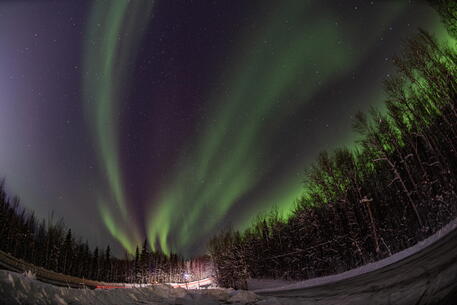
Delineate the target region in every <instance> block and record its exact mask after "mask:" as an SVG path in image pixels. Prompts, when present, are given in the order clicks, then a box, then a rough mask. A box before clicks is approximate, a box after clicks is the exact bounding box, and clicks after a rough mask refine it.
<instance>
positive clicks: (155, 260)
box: [0, 180, 210, 283]
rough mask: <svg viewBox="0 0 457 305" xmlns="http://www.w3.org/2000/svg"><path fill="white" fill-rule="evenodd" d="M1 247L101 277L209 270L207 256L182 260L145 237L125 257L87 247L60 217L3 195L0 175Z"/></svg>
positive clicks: (187, 276) (39, 262) (140, 279)
mask: <svg viewBox="0 0 457 305" xmlns="http://www.w3.org/2000/svg"><path fill="white" fill-rule="evenodd" d="M0 241H1V242H0V250H1V251H4V252H6V253H9V254H11V255H13V256H14V257H16V258H19V259H22V260H24V261H26V262H28V263H32V264H34V265H35V266H39V267H43V268H46V269H48V270H52V271H55V272H59V273H63V274H67V275H72V276H76V277H80V278H86V279H91V280H96V281H105V282H122V283H154V282H155V283H165V282H186V281H191V280H196V279H201V278H203V277H207V276H208V275H209V272H208V270H210V262H209V258H208V257H204V256H202V257H197V258H194V259H192V260H187V261H186V260H184V258H183V257H182V256H179V255H178V254H175V253H171V254H170V255H165V254H164V253H162V252H160V251H151V250H150V248H149V245H148V243H147V241H146V240H145V241H144V243H143V245H142V247H137V248H136V252H135V255H133V256H130V255H128V254H127V253H126V254H125V256H124V258H122V259H121V258H117V257H115V256H113V255H112V254H111V248H110V246H109V245H108V246H107V247H106V248H105V249H100V248H98V247H95V248H94V249H91V248H90V247H89V244H88V242H87V241H85V242H83V241H82V240H81V239H80V238H75V237H74V235H73V233H72V231H71V229H70V228H67V227H66V226H65V224H64V222H63V220H58V221H54V220H53V217H52V216H51V217H50V219H49V220H48V221H45V220H44V219H43V220H39V219H37V218H36V217H35V215H34V213H33V212H28V211H27V210H25V209H24V208H22V207H21V205H20V201H19V199H18V198H17V197H13V198H10V197H8V195H7V193H6V191H5V182H4V180H3V181H0Z"/></svg>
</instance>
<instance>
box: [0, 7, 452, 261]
mask: <svg viewBox="0 0 457 305" xmlns="http://www.w3.org/2000/svg"><path fill="white" fill-rule="evenodd" d="M419 26H420V27H422V28H424V29H426V30H428V31H431V32H434V33H437V32H438V33H442V32H443V29H442V27H441V24H440V23H439V18H438V16H437V15H436V13H435V12H434V11H433V10H432V9H431V8H430V7H428V6H427V4H426V3H424V2H421V1H336V0H335V1H298V0H297V1H229V0H227V1H162V0H156V1H146V0H144V1H109V2H108V1H94V2H92V1H78V3H77V4H76V3H74V2H73V3H72V2H70V1H69V2H65V3H63V2H56V3H54V2H49V1H18V2H14V1H7V2H2V3H0V39H1V41H2V43H1V44H0V92H1V96H0V143H1V147H0V176H2V177H5V178H6V181H7V185H8V187H9V189H10V190H11V192H13V193H15V194H18V195H19V196H20V197H21V199H22V201H23V204H24V205H25V206H27V207H28V208H29V209H32V210H34V211H36V213H37V215H39V216H41V217H44V218H46V217H47V216H48V215H49V214H50V212H51V211H54V215H55V216H57V217H63V218H64V219H65V222H66V223H67V224H68V225H69V226H70V227H71V228H72V230H74V232H77V233H78V234H79V235H80V236H81V237H82V238H84V239H89V241H90V242H91V243H93V244H97V245H105V244H106V243H111V244H113V245H115V248H117V251H118V252H119V253H121V252H120V250H121V248H123V249H125V250H127V251H128V252H130V253H132V252H133V251H134V250H135V247H136V245H137V244H140V243H141V242H142V240H143V239H144V238H148V240H149V242H150V243H151V245H152V246H153V247H154V248H155V249H161V250H163V251H164V252H166V253H168V252H169V251H171V250H173V251H178V252H180V253H182V254H185V255H192V254H196V253H202V252H203V251H204V250H205V242H206V241H207V240H208V238H209V237H210V236H211V235H212V234H214V233H215V232H218V231H219V230H221V229H223V228H225V227H227V226H233V227H237V228H239V227H245V226H246V225H247V224H249V223H250V222H251V221H252V220H253V219H254V218H255V217H256V215H258V214H259V213H265V212H267V211H268V210H269V209H271V208H272V207H277V208H278V209H279V211H280V212H281V213H283V214H287V213H288V211H290V209H291V208H292V207H293V204H294V199H295V198H297V197H298V196H299V195H300V194H301V192H302V181H303V171H304V169H305V168H306V166H307V165H309V164H310V162H312V161H313V159H314V158H315V157H316V155H317V153H318V152H319V151H321V150H323V149H328V148H333V147H336V146H338V145H347V144H350V143H352V141H353V139H354V135H353V133H352V132H351V128H350V126H351V119H352V115H353V114H354V113H356V112H357V111H359V110H362V111H364V110H367V109H368V108H369V107H370V106H372V105H376V104H377V103H379V102H380V101H381V100H382V98H383V96H382V80H383V79H384V78H385V77H389V75H390V73H392V72H393V69H392V65H391V57H392V56H393V55H394V54H395V53H396V52H398V50H399V49H400V46H401V41H402V40H404V39H406V38H407V37H408V36H409V35H411V34H413V33H414V32H415V31H416V30H417V28H418V27H419ZM6 42H8V43H6Z"/></svg>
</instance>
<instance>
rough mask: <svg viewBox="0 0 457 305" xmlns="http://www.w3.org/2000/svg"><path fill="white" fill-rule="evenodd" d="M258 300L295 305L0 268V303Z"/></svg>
mask: <svg viewBox="0 0 457 305" xmlns="http://www.w3.org/2000/svg"><path fill="white" fill-rule="evenodd" d="M233 303H236V304H258V305H278V304H283V305H289V304H290V305H295V304H300V303H297V302H295V301H294V300H286V299H284V300H278V299H276V298H274V297H265V296H264V297H260V296H258V295H256V294H255V293H253V292H250V291H235V290H233V289H207V290H186V289H184V288H172V287H170V286H167V285H156V286H149V287H141V288H120V289H110V290H100V289H96V290H90V289H75V288H63V287H56V286H53V285H50V284H46V283H42V282H40V281H37V280H35V279H33V278H30V277H28V276H26V275H23V274H19V273H15V272H9V271H5V270H0V304H2V305H3V304H5V305H7V304H8V305H9V304H11V305H14V304H21V305H22V304H40V305H41V304H43V305H44V304H56V305H71V304H82V305H89V304H91V305H92V304H94V305H108V304H109V305H114V304H116V305H117V304H119V305H138V304H152V305H155V304H181V305H218V304H233Z"/></svg>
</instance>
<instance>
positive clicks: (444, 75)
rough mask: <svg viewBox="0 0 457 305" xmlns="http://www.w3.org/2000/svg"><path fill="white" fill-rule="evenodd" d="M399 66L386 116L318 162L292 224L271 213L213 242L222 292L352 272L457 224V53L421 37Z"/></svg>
mask: <svg viewBox="0 0 457 305" xmlns="http://www.w3.org/2000/svg"><path fill="white" fill-rule="evenodd" d="M394 64H395V66H396V68H397V73H396V75H394V76H392V77H390V78H387V80H386V81H385V91H386V94H387V100H386V101H385V111H380V110H377V109H375V108H372V109H371V110H370V112H369V113H368V115H367V114H364V113H358V114H357V115H356V116H355V119H354V122H353V128H354V130H355V131H356V132H357V133H358V134H359V140H358V142H357V143H356V144H355V145H354V146H353V147H351V148H339V149H336V150H334V151H332V152H325V151H324V152H322V153H321V154H320V155H319V157H318V159H317V160H316V161H315V163H314V164H313V165H312V166H311V167H310V168H309V169H308V170H307V171H306V181H305V182H304V194H303V196H302V197H301V198H299V199H298V200H297V201H296V207H295V209H294V211H293V214H292V216H291V217H289V218H288V219H282V218H281V217H280V215H279V213H278V212H277V211H272V212H271V213H270V214H269V215H267V216H266V217H259V218H258V220H257V221H256V222H255V223H254V224H253V225H252V226H251V227H250V228H248V229H247V230H245V231H243V232H240V231H233V230H228V231H226V232H222V233H220V234H219V235H217V236H216V237H214V238H213V239H212V240H211V241H210V243H209V251H210V253H211V256H212V259H213V263H214V265H215V272H216V277H217V280H218V282H219V284H220V285H221V286H224V287H234V288H246V285H247V284H246V279H248V278H250V277H253V278H281V279H294V280H303V279H308V278H313V277H318V276H324V275H330V274H334V273H339V272H343V271H346V270H349V269H352V268H355V267H358V266H361V265H364V264H367V263H369V262H373V261H376V260H379V259H382V258H385V257H388V256H390V255H392V254H394V253H396V252H398V251H401V250H403V249H405V248H408V247H410V246H412V245H414V244H416V243H417V242H418V241H420V240H422V239H424V238H426V237H428V236H430V235H431V234H433V233H434V232H436V231H437V230H439V229H440V228H442V227H443V226H444V225H445V224H447V223H448V222H449V221H450V220H452V219H454V218H455V217H457V195H456V191H457V82H456V75H457V56H456V49H455V46H447V45H445V44H438V43H437V42H436V41H435V39H434V38H433V37H432V36H431V35H429V34H428V33H426V32H424V31H420V32H419V34H418V35H417V36H416V37H414V38H413V39H410V40H409V41H407V42H406V45H405V47H404V50H403V52H402V54H400V55H399V56H397V57H396V58H395V59H394Z"/></svg>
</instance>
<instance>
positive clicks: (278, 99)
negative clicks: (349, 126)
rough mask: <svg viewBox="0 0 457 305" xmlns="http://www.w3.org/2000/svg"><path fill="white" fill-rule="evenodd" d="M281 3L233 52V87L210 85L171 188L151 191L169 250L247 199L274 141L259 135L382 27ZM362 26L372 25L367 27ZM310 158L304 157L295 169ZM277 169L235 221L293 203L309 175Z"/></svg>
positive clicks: (152, 215) (155, 224)
mask: <svg viewBox="0 0 457 305" xmlns="http://www.w3.org/2000/svg"><path fill="white" fill-rule="evenodd" d="M291 4H292V5H291ZM277 5H278V7H277V8H275V10H273V11H274V12H275V18H274V19H272V20H270V21H268V20H264V22H263V24H262V23H260V24H261V25H262V26H259V30H258V31H257V32H256V33H254V34H252V33H251V34H249V35H248V34H246V35H245V37H244V39H242V43H241V44H240V45H239V46H238V48H236V50H234V51H233V52H232V53H233V54H232V56H233V58H236V59H237V60H236V63H237V65H235V66H234V67H232V68H229V69H227V71H225V72H226V73H225V74H224V75H226V76H227V77H223V79H222V82H223V83H226V84H228V85H227V88H228V92H220V91H217V90H214V91H213V92H212V93H211V94H210V95H209V99H208V104H209V105H212V106H211V107H212V110H211V111H210V112H209V113H210V115H209V116H208V117H209V119H208V121H207V122H206V124H203V125H202V126H204V127H205V128H203V133H202V134H201V135H199V136H198V139H197V140H196V141H195V139H192V140H194V142H195V143H193V142H191V143H189V145H188V147H189V151H186V152H185V153H183V158H182V159H181V160H180V162H178V164H177V165H176V167H175V169H174V171H172V175H171V177H170V180H169V181H170V182H169V184H168V185H169V186H168V188H166V189H164V190H163V192H162V193H161V194H160V195H159V196H158V197H154V198H153V199H151V204H150V207H151V208H150V210H149V214H148V219H147V220H148V222H147V233H148V239H149V241H150V243H151V245H160V247H161V249H162V250H163V251H164V252H165V253H169V251H170V250H171V249H172V250H175V249H186V247H189V246H191V245H193V244H194V243H195V241H197V240H199V239H201V238H204V237H208V236H209V235H210V234H211V233H216V232H215V231H214V230H215V228H216V225H217V224H219V223H220V222H221V220H222V219H223V217H224V216H225V215H226V214H227V212H229V211H230V210H233V209H240V208H243V207H240V206H239V205H238V203H239V201H240V200H241V199H242V198H243V197H245V196H246V195H248V194H249V191H250V190H251V189H253V188H254V187H256V186H258V184H259V183H260V180H261V178H262V177H263V176H264V175H265V173H266V172H267V170H268V168H267V169H263V168H262V167H264V166H265V163H266V162H265V158H262V152H263V151H264V150H265V149H267V148H268V144H269V143H268V138H266V137H265V136H263V135H270V134H271V133H274V132H275V127H278V126H280V125H281V124H287V117H288V115H289V114H290V113H293V112H295V111H296V110H297V109H298V108H299V107H300V105H302V104H303V103H307V102H310V100H311V99H312V97H313V95H314V94H315V93H316V92H317V91H318V90H319V85H321V84H326V83H329V82H331V81H333V80H336V79H338V78H340V77H342V76H344V75H345V74H346V73H348V71H349V70H350V69H351V68H353V67H354V66H355V65H357V64H358V63H359V62H360V61H362V60H363V58H364V54H366V53H367V52H368V51H369V50H370V48H373V47H375V46H374V44H375V42H376V39H379V35H380V34H381V33H380V32H375V33H373V32H370V29H365V30H361V29H355V28H354V29H351V31H349V32H350V33H349V34H348V33H346V32H343V30H342V28H341V27H340V26H339V25H338V24H337V23H335V21H334V20H336V19H337V18H335V16H334V15H333V14H332V12H329V11H327V12H326V16H322V15H319V16H318V17H317V16H314V15H313V12H312V10H308V9H307V8H308V7H309V3H307V2H306V1H294V2H292V3H290V2H288V3H287V4H277ZM394 7H395V10H394V11H390V12H389V14H388V15H387V16H380V17H379V18H378V19H377V20H374V21H373V23H374V26H373V27H372V28H377V29H379V28H382V26H379V25H382V24H388V22H391V21H392V20H393V19H395V18H396V17H397V16H399V15H400V14H401V13H402V11H404V9H405V8H406V6H405V4H401V3H399V4H398V5H394ZM285 20H286V22H285ZM363 31H365V32H367V31H368V32H370V33H366V35H361V33H363ZM371 31H373V30H371ZM354 33H355V34H354ZM360 36H363V38H364V39H365V41H364V42H365V43H366V44H367V45H369V46H370V47H368V48H367V49H364V50H362V49H356V48H351V47H350V46H353V45H355V46H358V45H359V44H360V43H358V42H359V39H360ZM252 37H255V39H252ZM341 41H346V43H345V44H340V43H339V42H341ZM310 75H312V78H311V77H310ZM304 78H307V79H310V80H309V81H303V79H304ZM290 92H293V94H292V95H291V93H290ZM240 110H242V111H243V113H240ZM351 139H352V137H351ZM346 141H347V139H346ZM310 161H311V160H308V159H304V160H303V162H302V163H301V165H298V166H299V167H300V169H299V170H298V171H302V170H303V168H302V167H303V166H304V165H305V164H309V162H310ZM281 175H282V176H281V177H278V182H279V183H278V184H277V185H276V186H275V187H274V188H273V189H271V190H267V191H265V192H264V193H263V194H262V198H256V199H255V202H250V207H255V208H250V210H249V211H247V213H245V214H246V216H245V219H244V220H242V223H238V224H236V225H237V227H246V226H247V225H248V224H249V223H250V222H251V221H252V218H253V216H255V215H257V214H258V213H259V212H261V211H262V210H264V211H265V210H266V209H269V208H271V207H273V206H276V207H277V208H278V210H279V211H280V212H281V213H282V214H283V216H287V215H288V214H289V213H290V211H291V209H292V208H293V206H294V203H295V199H296V198H298V197H299V196H300V195H301V194H302V191H303V186H302V181H303V177H301V176H300V175H297V169H289V170H288V171H286V172H285V173H282V174H281ZM157 203H159V204H157ZM170 245H171V247H170ZM170 248H171V249H170Z"/></svg>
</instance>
